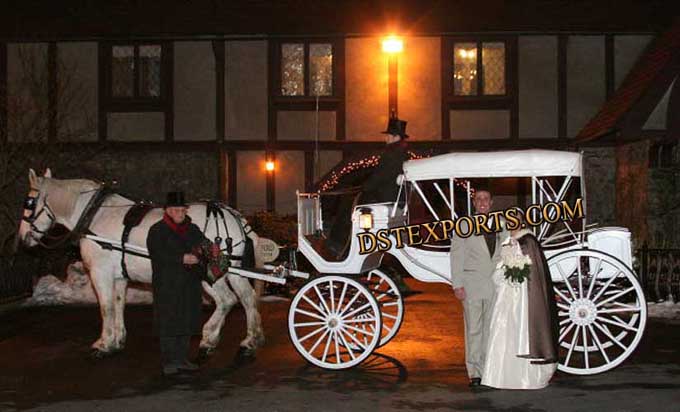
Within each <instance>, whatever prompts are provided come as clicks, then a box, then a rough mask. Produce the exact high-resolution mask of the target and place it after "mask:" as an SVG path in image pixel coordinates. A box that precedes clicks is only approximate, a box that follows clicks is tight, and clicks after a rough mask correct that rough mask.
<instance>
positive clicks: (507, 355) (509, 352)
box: [482, 239, 557, 389]
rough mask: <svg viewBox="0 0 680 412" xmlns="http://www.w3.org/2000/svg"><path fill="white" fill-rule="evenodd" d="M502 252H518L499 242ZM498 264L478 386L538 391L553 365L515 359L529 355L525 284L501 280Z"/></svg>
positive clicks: (510, 242) (510, 244) (514, 244)
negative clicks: (494, 294) (493, 302)
mask: <svg viewBox="0 0 680 412" xmlns="http://www.w3.org/2000/svg"><path fill="white" fill-rule="evenodd" d="M502 247H503V248H508V247H510V248H512V249H511V250H507V249H505V250H504V251H505V253H508V252H510V253H520V254H521V253H522V252H521V249H520V246H519V244H518V243H517V242H516V241H514V240H511V239H508V240H506V241H505V242H503V245H502ZM502 264H503V263H502V262H501V263H499V265H498V267H497V268H496V272H495V273H494V275H493V279H494V283H495V284H496V302H495V304H494V308H493V312H492V318H491V327H490V331H489V340H488V346H487V351H486V359H485V362H484V373H483V374H482V385H485V386H490V387H493V388H499V389H541V388H544V387H546V386H547V385H548V382H549V381H550V378H551V377H552V375H553V374H554V373H555V369H557V364H556V363H549V364H543V365H537V364H532V363H531V361H530V360H529V359H526V358H520V357H518V355H519V356H521V355H525V356H526V355H527V354H528V353H529V301H528V294H527V282H526V281H524V282H522V283H520V284H517V283H512V282H509V281H506V280H505V276H504V273H505V270H504V269H502V268H501V266H502Z"/></svg>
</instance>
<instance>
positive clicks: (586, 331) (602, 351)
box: [548, 249, 647, 375]
mask: <svg viewBox="0 0 680 412" xmlns="http://www.w3.org/2000/svg"><path fill="white" fill-rule="evenodd" d="M548 266H549V267H550V273H551V275H552V278H553V279H556V281H555V282H554V289H555V294H556V296H555V299H556V300H557V310H558V319H559V327H560V329H559V344H560V363H559V365H558V369H559V370H561V371H563V372H567V373H572V374H575V375H592V374H596V373H600V372H604V371H607V370H610V369H612V368H615V367H616V366H618V365H619V364H620V363H621V362H623V361H624V360H626V358H628V357H629V356H630V355H631V353H633V351H634V350H635V348H636V347H637V345H638V343H639V342H640V339H641V338H642V334H643V332H644V330H645V324H646V321H647V302H646V300H645V296H644V292H643V290H642V287H641V286H640V283H639V282H638V279H637V277H636V276H635V274H634V273H633V271H632V270H631V269H630V268H629V267H628V266H626V265H625V264H624V263H623V262H621V261H620V260H619V259H617V258H615V257H613V256H611V255H608V254H606V253H603V252H599V251H596V250H587V249H580V250H568V251H565V252H562V253H559V254H557V255H555V256H552V257H551V258H550V259H549V260H548Z"/></svg>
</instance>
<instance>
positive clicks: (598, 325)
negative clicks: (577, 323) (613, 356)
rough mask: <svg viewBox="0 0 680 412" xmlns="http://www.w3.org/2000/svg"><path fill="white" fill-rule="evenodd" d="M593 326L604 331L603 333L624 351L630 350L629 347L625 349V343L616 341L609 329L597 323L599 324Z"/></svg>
mask: <svg viewBox="0 0 680 412" xmlns="http://www.w3.org/2000/svg"><path fill="white" fill-rule="evenodd" d="M593 325H595V327H596V328H598V329H599V330H600V331H602V333H604V334H605V335H607V337H608V338H609V339H610V340H611V341H612V342H614V343H616V344H617V345H618V346H619V347H620V348H621V349H623V350H624V351H625V350H627V349H628V348H627V347H625V346H624V345H623V343H621V342H619V340H618V339H616V338H615V337H614V335H612V334H611V332H609V329H607V328H606V327H605V326H603V325H600V324H599V323H597V322H595V323H593Z"/></svg>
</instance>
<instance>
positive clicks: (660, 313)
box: [647, 300, 680, 323]
mask: <svg viewBox="0 0 680 412" xmlns="http://www.w3.org/2000/svg"><path fill="white" fill-rule="evenodd" d="M647 315H648V316H649V317H650V318H656V319H665V320H672V321H678V322H680V303H673V301H672V300H667V301H665V302H660V303H648V304H647ZM674 323H675V322H674Z"/></svg>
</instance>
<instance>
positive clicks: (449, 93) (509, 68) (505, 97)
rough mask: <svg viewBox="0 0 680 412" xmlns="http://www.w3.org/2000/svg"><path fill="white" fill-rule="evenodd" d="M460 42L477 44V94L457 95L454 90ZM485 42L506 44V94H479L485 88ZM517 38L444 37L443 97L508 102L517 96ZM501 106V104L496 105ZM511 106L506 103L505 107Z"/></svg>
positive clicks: (452, 101)
mask: <svg viewBox="0 0 680 412" xmlns="http://www.w3.org/2000/svg"><path fill="white" fill-rule="evenodd" d="M460 43H474V44H476V45H477V73H478V74H479V75H478V76H477V92H478V94H475V95H457V94H455V90H454V82H453V71H454V62H453V60H454V59H453V57H454V50H455V45H456V44H460ZM484 43H503V44H504V45H505V67H504V70H505V94H479V92H480V91H483V90H484V79H483V75H482V74H483V69H482V67H483V61H482V47H483V44H484ZM515 43H516V38H511V37H509V36H476V37H468V36H450V37H445V38H443V39H442V46H443V47H442V88H443V90H442V97H444V98H445V99H446V101H448V102H450V103H465V102H477V103H479V102H484V101H487V102H505V103H507V104H509V103H510V101H511V100H512V99H513V97H514V96H515V94H516V92H515V87H514V86H515V85H516V83H517V75H516V72H515V70H514V65H515V64H516V56H515V50H516V48H515ZM495 107H498V108H500V107H499V106H495ZM507 107H509V105H506V106H505V108H507Z"/></svg>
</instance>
